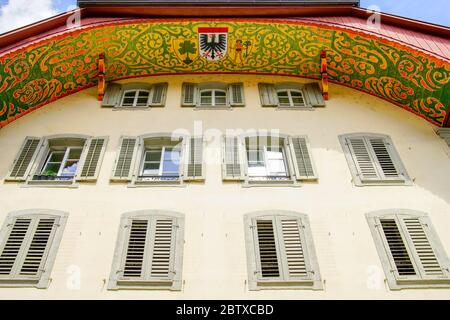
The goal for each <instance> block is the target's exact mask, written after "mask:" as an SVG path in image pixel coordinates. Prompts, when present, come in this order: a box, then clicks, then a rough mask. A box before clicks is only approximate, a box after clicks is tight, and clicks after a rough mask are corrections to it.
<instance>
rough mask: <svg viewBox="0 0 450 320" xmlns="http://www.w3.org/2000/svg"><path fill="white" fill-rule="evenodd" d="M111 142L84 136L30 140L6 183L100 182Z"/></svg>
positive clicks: (62, 183) (26, 142)
mask: <svg viewBox="0 0 450 320" xmlns="http://www.w3.org/2000/svg"><path fill="white" fill-rule="evenodd" d="M107 141H108V138H107V137H88V136H82V135H56V136H49V137H43V138H37V137H27V138H25V141H24V143H23V145H22V147H21V149H20V150H19V153H18V154H17V156H16V159H15V160H14V162H13V164H12V166H11V169H10V171H9V173H8V176H7V178H6V181H24V182H27V183H28V184H30V185H38V184H40V185H49V184H58V185H72V184H73V182H75V181H96V180H97V177H98V174H99V171H100V167H101V162H102V159H103V155H104V152H105V150H106V145H107Z"/></svg>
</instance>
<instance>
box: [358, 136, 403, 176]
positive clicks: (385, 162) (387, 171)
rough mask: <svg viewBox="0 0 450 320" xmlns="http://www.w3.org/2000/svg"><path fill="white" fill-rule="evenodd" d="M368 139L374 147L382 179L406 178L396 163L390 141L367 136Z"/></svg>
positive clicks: (373, 150)
mask: <svg viewBox="0 0 450 320" xmlns="http://www.w3.org/2000/svg"><path fill="white" fill-rule="evenodd" d="M366 141H367V142H368V144H370V146H371V147H372V148H371V150H372V152H373V154H374V156H375V157H374V158H375V159H376V160H377V162H376V165H377V169H378V172H379V176H380V177H381V179H383V180H404V178H403V176H402V175H401V174H400V173H399V171H398V170H397V167H396V165H395V164H394V161H393V158H392V152H391V149H390V143H389V142H387V141H386V140H385V139H383V138H366Z"/></svg>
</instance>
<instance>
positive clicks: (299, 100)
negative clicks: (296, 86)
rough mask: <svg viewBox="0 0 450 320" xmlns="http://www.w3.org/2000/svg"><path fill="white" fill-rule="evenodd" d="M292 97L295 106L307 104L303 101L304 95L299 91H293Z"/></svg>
mask: <svg viewBox="0 0 450 320" xmlns="http://www.w3.org/2000/svg"><path fill="white" fill-rule="evenodd" d="M291 96H292V103H293V104H294V106H302V105H304V104H305V101H304V100H303V95H302V93H301V92H299V91H291Z"/></svg>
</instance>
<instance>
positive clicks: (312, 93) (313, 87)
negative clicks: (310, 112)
mask: <svg viewBox="0 0 450 320" xmlns="http://www.w3.org/2000/svg"><path fill="white" fill-rule="evenodd" d="M304 91H305V93H306V96H307V99H308V102H309V104H310V105H311V106H312V107H325V100H324V98H323V95H322V90H320V86H319V84H318V83H317V82H313V83H308V84H306V85H305V90H304Z"/></svg>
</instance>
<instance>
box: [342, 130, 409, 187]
mask: <svg viewBox="0 0 450 320" xmlns="http://www.w3.org/2000/svg"><path fill="white" fill-rule="evenodd" d="M339 139H340V142H341V145H342V148H343V150H344V154H345V157H346V159H347V162H348V164H349V167H350V171H351V173H352V175H353V181H354V183H355V185H357V186H365V185H410V184H411V181H410V178H409V176H408V173H407V172H406V169H405V167H404V166H403V163H402V162H401V160H400V156H399V155H398V153H397V151H396V150H395V148H394V145H393V142H392V140H391V139H390V138H389V136H386V135H380V134H371V133H354V134H347V135H342V136H340V137H339Z"/></svg>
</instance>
